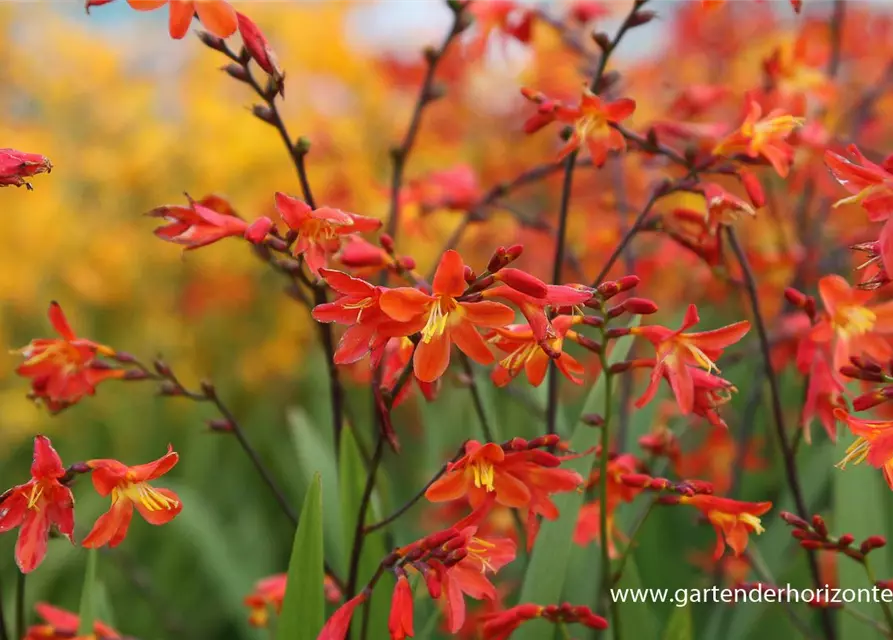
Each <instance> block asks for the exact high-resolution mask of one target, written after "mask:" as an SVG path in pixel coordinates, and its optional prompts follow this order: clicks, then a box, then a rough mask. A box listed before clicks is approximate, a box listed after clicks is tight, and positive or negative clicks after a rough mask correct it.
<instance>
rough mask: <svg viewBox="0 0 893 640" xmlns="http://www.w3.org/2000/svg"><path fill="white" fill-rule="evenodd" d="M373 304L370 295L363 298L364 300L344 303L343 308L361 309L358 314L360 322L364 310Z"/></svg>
mask: <svg viewBox="0 0 893 640" xmlns="http://www.w3.org/2000/svg"><path fill="white" fill-rule="evenodd" d="M371 304H372V298H371V297H369V298H363V299H362V300H360V301H358V302H351V303H348V304H345V305H343V308H345V309H359V310H360V312H359V313H358V314H357V322H360V320H361V319H362V318H363V311H364V310H365V309H366V307H368V306H370V305H371Z"/></svg>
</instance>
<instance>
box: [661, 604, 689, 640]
mask: <svg viewBox="0 0 893 640" xmlns="http://www.w3.org/2000/svg"><path fill="white" fill-rule="evenodd" d="M692 631H693V629H692V623H691V607H677V608H676V610H675V611H673V614H672V615H671V616H670V620H669V621H668V622H667V628H666V629H664V635H663V640H691V639H692V637H693V636H692Z"/></svg>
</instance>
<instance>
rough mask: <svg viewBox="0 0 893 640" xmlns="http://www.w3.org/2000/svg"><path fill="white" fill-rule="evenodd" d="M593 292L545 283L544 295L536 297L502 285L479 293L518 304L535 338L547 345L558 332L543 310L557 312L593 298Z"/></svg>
mask: <svg viewBox="0 0 893 640" xmlns="http://www.w3.org/2000/svg"><path fill="white" fill-rule="evenodd" d="M592 293H593V292H592V290H591V289H588V288H585V287H582V286H580V285H552V284H550V285H547V286H546V295H545V296H542V297H536V296H532V295H530V294H528V293H524V292H522V291H519V290H517V289H515V288H513V287H510V286H508V285H505V284H503V285H498V286H495V287H490V288H489V289H487V290H486V291H484V292H482V294H481V295H482V296H483V297H484V299H487V300H489V299H490V298H501V299H503V300H508V301H509V302H511V303H512V304H514V305H515V306H517V307H518V309H519V310H520V311H521V314H522V315H523V316H524V319H525V320H527V324H528V325H529V326H530V329H531V331H533V335H534V337H536V339H537V341H538V342H539V343H540V344H541V345H546V346H547V347H548V343H549V341H550V340H552V339H554V338H555V337H556V335H557V334H556V333H555V330H554V329H553V328H552V325H551V323H550V322H549V318H548V316H547V315H546V309H547V308H549V309H551V310H553V311H557V310H559V309H563V308H573V307H576V306H579V305H582V304H584V303H586V302H588V301H589V300H590V299H591V298H592Z"/></svg>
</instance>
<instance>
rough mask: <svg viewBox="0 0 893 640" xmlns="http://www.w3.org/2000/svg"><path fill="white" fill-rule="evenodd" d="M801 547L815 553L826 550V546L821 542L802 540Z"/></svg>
mask: <svg viewBox="0 0 893 640" xmlns="http://www.w3.org/2000/svg"><path fill="white" fill-rule="evenodd" d="M800 546H801V547H803V548H804V549H809V550H810V551H815V550H817V549H824V548H825V546H826V545H825V543H824V542H822V541H821V540H801V541H800Z"/></svg>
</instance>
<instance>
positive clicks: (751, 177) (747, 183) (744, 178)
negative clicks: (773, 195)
mask: <svg viewBox="0 0 893 640" xmlns="http://www.w3.org/2000/svg"><path fill="white" fill-rule="evenodd" d="M738 178H739V179H740V180H741V184H742V185H744V190H745V191H747V197H748V198H750V202H751V204H753V206H755V207H756V208H757V209H759V208H760V207H762V206H764V205H765V204H766V193H765V192H764V191H763V185H762V183H761V182H760V179H759V178H758V177H757V176H756V175H755V174H753V173H751V172H750V171H745V170H743V169H742V170H739V172H738Z"/></svg>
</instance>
